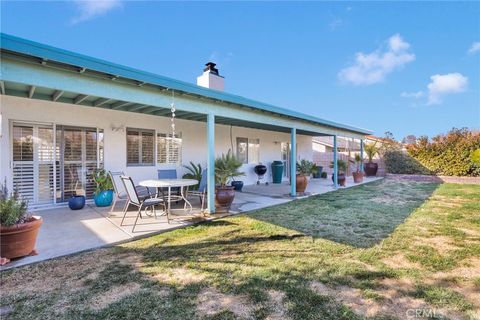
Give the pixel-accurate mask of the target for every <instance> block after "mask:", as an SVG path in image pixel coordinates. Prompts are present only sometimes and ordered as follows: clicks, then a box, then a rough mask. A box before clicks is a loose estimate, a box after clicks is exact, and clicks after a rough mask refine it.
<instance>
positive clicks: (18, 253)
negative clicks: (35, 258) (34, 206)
mask: <svg viewBox="0 0 480 320" xmlns="http://www.w3.org/2000/svg"><path fill="white" fill-rule="evenodd" d="M42 223H43V219H42V217H39V216H33V217H32V219H31V220H30V221H29V222H26V223H22V224H16V225H13V226H9V227H6V226H0V239H1V241H0V257H2V258H7V259H12V258H18V257H24V256H28V255H31V254H36V253H35V242H36V241H37V235H38V229H39V228H40V226H41V225H42Z"/></svg>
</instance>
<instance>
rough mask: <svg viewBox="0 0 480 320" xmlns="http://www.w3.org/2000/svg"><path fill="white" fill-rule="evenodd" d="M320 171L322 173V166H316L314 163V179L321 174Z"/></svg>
mask: <svg viewBox="0 0 480 320" xmlns="http://www.w3.org/2000/svg"><path fill="white" fill-rule="evenodd" d="M322 173H323V167H322V166H317V165H316V164H314V167H313V172H312V177H313V178H314V179H319V178H320V177H321V176H322Z"/></svg>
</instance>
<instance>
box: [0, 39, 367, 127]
mask: <svg viewBox="0 0 480 320" xmlns="http://www.w3.org/2000/svg"><path fill="white" fill-rule="evenodd" d="M0 36H1V41H0V47H1V48H2V49H4V50H8V51H12V52H17V53H20V54H24V55H29V56H33V57H38V58H40V59H44V60H46V61H48V60H51V61H55V62H60V63H64V64H67V65H72V66H74V67H78V68H85V69H89V70H93V71H97V72H101V73H105V74H109V75H112V76H115V77H122V78H125V79H131V80H134V81H138V82H139V83H148V84H153V85H157V86H160V87H164V88H168V89H172V90H177V91H182V92H185V93H188V94H193V95H199V96H203V97H206V98H210V99H214V100H219V101H225V102H229V103H233V104H237V105H240V106H245V107H249V108H252V109H257V110H261V111H266V112H271V113H275V114H278V115H282V116H286V117H290V118H295V119H299V120H303V121H308V122H312V123H316V124H319V125H323V126H329V127H333V128H338V129H343V130H348V131H352V132H355V133H360V134H367V135H369V134H372V131H370V130H367V129H362V128H357V127H354V126H350V125H345V124H341V123H337V122H333V121H330V120H325V119H321V118H317V117H313V116H310V115H307V114H304V113H300V112H295V111H292V110H289V109H285V108H280V107H277V106H273V105H270V104H267V103H263V102H259V101H255V100H252V99H248V98H245V97H242V96H238V95H234V94H230V93H226V92H223V91H218V90H213V89H208V88H204V87H201V86H197V85H195V84H192V83H188V82H184V81H179V80H176V79H172V78H168V77H164V76H161V75H157V74H154V73H150V72H146V71H141V70H138V69H134V68H130V67H126V66H123V65H119V64H115V63H112V62H109V61H105V60H101V59H96V58H92V57H89V56H86V55H82V54H79V53H75V52H72V51H67V50H63V49H59V48H55V47H52V46H48V45H45V44H42V43H38V42H34V41H30V40H26V39H23V38H19V37H16V36H12V35H8V34H5V33H0Z"/></svg>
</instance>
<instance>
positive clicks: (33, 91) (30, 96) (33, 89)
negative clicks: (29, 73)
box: [28, 86, 36, 99]
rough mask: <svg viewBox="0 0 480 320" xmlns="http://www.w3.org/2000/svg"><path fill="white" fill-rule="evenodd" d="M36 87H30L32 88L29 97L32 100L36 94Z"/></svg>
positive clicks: (29, 90)
mask: <svg viewBox="0 0 480 320" xmlns="http://www.w3.org/2000/svg"><path fill="white" fill-rule="evenodd" d="M35 88H36V87H35V86H30V88H29V89H28V97H29V98H30V99H32V97H33V95H34V94H35Z"/></svg>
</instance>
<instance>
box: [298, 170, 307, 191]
mask: <svg viewBox="0 0 480 320" xmlns="http://www.w3.org/2000/svg"><path fill="white" fill-rule="evenodd" d="M295 182H296V189H297V192H298V193H304V192H305V189H307V184H308V180H307V177H305V176H302V175H299V174H297V177H296V179H295Z"/></svg>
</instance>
